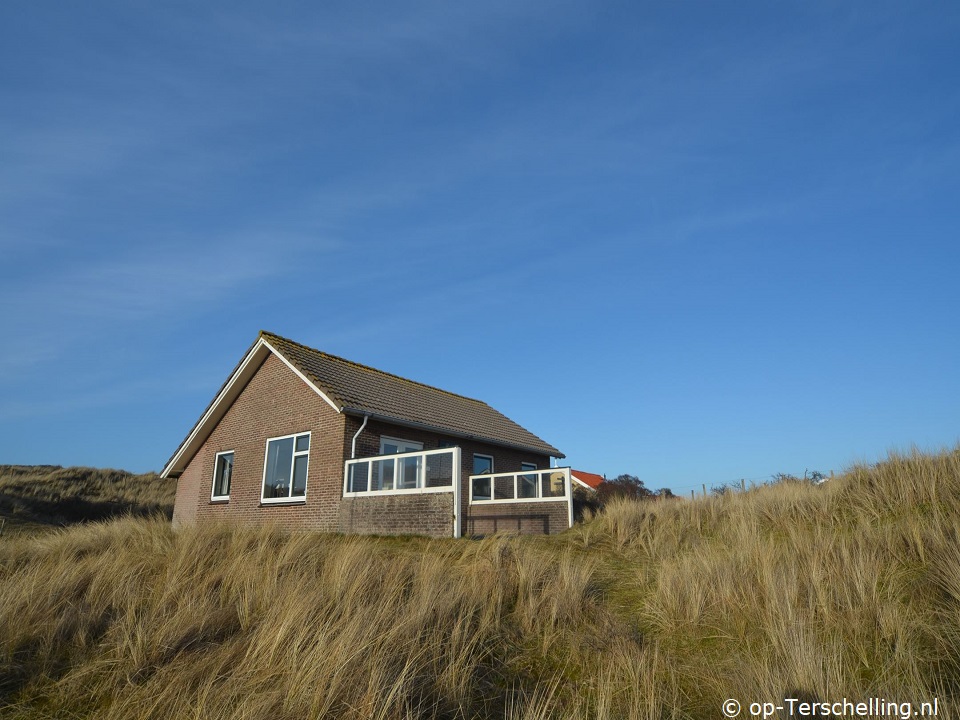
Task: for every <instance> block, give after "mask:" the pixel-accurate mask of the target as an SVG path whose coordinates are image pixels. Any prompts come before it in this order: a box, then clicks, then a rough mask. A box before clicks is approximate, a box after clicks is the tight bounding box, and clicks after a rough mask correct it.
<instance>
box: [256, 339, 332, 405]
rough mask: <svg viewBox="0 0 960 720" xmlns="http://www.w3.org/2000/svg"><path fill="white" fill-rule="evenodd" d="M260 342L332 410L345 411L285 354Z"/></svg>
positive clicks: (265, 342) (262, 340) (264, 342)
mask: <svg viewBox="0 0 960 720" xmlns="http://www.w3.org/2000/svg"><path fill="white" fill-rule="evenodd" d="M260 342H262V343H263V344H264V345H266V346H267V347H268V348H270V351H271V352H272V353H273V354H274V355H276V356H277V357H278V358H280V359H281V360H282V361H283V364H284V365H286V366H287V367H288V368H290V369H291V370H293V372H294V373H295V374H296V376H297V377H298V378H300V379H301V380H303V381H304V382H305V383H306V384H307V385H308V386H309V387H310V389H311V390H313V391H314V392H315V393H316V394H317V395H319V396H320V397H322V398H323V399H324V400H326V402H327V405H329V406H330V407H332V408H333V409H334V410H336V411H337V412H338V413H339V412H342V411H343V408H342V407H339V406H338V405H337V404H336V403H335V402H334V401H333V400H331V399H330V398H329V397H327V395H326V393H324V392H323V390H321V389H320V388H318V387H317V386H316V385H314V384H313V382H312V381H311V380H309V379H308V378H307V376H306V375H304V374H303V373H302V372H300V371H299V370H297V368H295V367H294V366H293V363H291V362H290V361H289V360H287V359H286V358H285V357H284V356H283V353H281V352H280V351H279V350H277V349H276V348H275V347H274V346H273V345H271V344H270V343H268V342H267V341H266V340H264V339H263V338H260Z"/></svg>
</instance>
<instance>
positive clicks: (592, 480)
mask: <svg viewBox="0 0 960 720" xmlns="http://www.w3.org/2000/svg"><path fill="white" fill-rule="evenodd" d="M570 477H572V478H573V479H574V480H576V481H577V482H579V483H580V484H581V485H584V486H586V487H588V488H590V489H591V490H596V489H597V488H598V487H600V483H602V482H605V481H606V478H605V477H603V476H602V475H597V474H595V473H588V472H584V471H583V470H571V471H570Z"/></svg>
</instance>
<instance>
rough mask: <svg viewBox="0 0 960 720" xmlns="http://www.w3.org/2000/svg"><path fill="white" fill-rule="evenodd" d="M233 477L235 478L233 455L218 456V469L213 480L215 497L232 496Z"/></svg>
mask: <svg viewBox="0 0 960 720" xmlns="http://www.w3.org/2000/svg"><path fill="white" fill-rule="evenodd" d="M231 477H233V453H228V454H226V455H219V456H217V467H216V470H215V471H214V478H213V494H214V497H222V496H226V495H229V494H230V478H231Z"/></svg>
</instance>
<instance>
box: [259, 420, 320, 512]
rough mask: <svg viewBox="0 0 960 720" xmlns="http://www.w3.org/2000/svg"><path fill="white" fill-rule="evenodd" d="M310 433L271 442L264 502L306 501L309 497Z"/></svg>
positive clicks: (269, 442)
mask: <svg viewBox="0 0 960 720" xmlns="http://www.w3.org/2000/svg"><path fill="white" fill-rule="evenodd" d="M309 459H310V433H308V432H307V433H301V434H299V435H286V436H284V437H278V438H271V439H270V440H267V457H266V462H265V463H264V468H263V493H262V496H261V499H262V500H263V502H283V501H284V500H303V499H304V498H305V497H306V495H307V466H308V464H309Z"/></svg>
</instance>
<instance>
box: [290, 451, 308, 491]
mask: <svg viewBox="0 0 960 720" xmlns="http://www.w3.org/2000/svg"><path fill="white" fill-rule="evenodd" d="M306 492H307V456H306V455H297V456H296V457H295V458H294V459H293V496H294V497H303V496H304V495H305V494H306Z"/></svg>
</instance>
